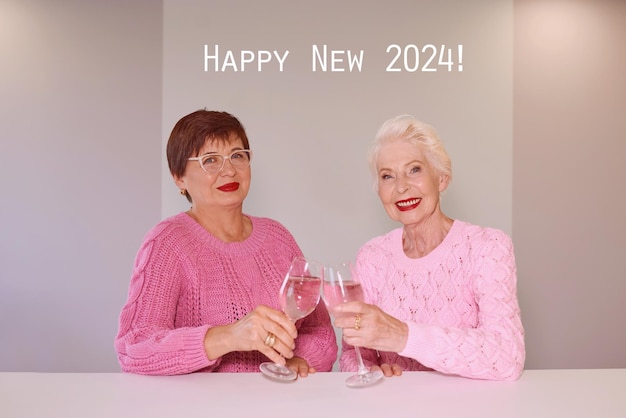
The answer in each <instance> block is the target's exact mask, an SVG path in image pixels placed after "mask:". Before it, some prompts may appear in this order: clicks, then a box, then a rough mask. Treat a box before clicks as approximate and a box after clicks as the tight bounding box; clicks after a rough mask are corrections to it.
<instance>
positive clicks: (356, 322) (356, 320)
mask: <svg viewBox="0 0 626 418" xmlns="http://www.w3.org/2000/svg"><path fill="white" fill-rule="evenodd" d="M354 329H356V330H357V331H358V330H360V329H361V314H356V315H355V316H354Z"/></svg>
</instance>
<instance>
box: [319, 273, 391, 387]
mask: <svg viewBox="0 0 626 418" xmlns="http://www.w3.org/2000/svg"><path fill="white" fill-rule="evenodd" d="M326 270H327V273H326V274H325V277H324V285H323V291H322V293H323V298H324V303H325V304H326V307H327V308H328V311H329V312H330V313H331V314H332V315H333V316H335V317H337V313H336V312H335V308H336V307H337V306H338V305H340V304H342V303H345V302H351V301H361V302H362V301H363V288H362V287H361V283H359V282H358V280H357V277H356V275H355V274H354V273H353V271H352V270H353V269H352V265H351V264H350V263H347V262H346V263H341V264H339V265H335V266H330V267H328V268H327V269H326ZM354 351H355V353H356V358H357V362H358V365H359V368H358V371H357V374H355V375H352V376H350V377H348V379H347V380H346V385H347V386H349V387H363V386H369V385H372V384H374V383H376V382H378V381H379V380H380V379H381V378H382V377H383V372H382V371H380V370H375V371H370V370H368V369H367V367H365V364H363V358H362V357H361V351H360V350H359V347H357V346H354Z"/></svg>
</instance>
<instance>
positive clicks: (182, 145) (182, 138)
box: [167, 109, 250, 177]
mask: <svg viewBox="0 0 626 418" xmlns="http://www.w3.org/2000/svg"><path fill="white" fill-rule="evenodd" d="M232 133H234V134H236V135H237V136H238V137H239V138H241V140H242V141H243V147H244V149H250V144H249V142H248V136H247V135H246V130H245V129H244V127H243V125H242V124H241V122H239V119H237V118H236V117H235V116H233V115H231V114H230V113H227V112H218V111H213V110H206V109H201V110H196V111H195V112H193V113H190V114H188V115H187V116H184V117H183V118H181V119H180V120H179V121H178V122H176V125H174V128H173V129H172V133H171V134H170V138H169V140H168V141H167V163H168V165H169V168H170V173H172V175H173V176H175V177H182V176H183V175H184V174H185V169H186V167H187V159H188V158H189V157H194V156H196V154H198V152H200V149H202V147H203V146H204V144H206V142H207V140H209V139H219V140H228V137H229V136H230V134H232Z"/></svg>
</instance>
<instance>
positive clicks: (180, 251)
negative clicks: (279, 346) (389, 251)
mask: <svg viewBox="0 0 626 418" xmlns="http://www.w3.org/2000/svg"><path fill="white" fill-rule="evenodd" d="M248 217H249V218H250V219H251V220H252V227H253V228H252V233H251V235H250V237H248V238H247V239H246V240H245V241H243V242H232V243H225V242H223V241H221V240H219V239H217V238H216V237H215V236H213V235H212V234H210V233H209V232H207V231H206V230H205V229H204V228H203V227H202V226H200V225H199V224H198V223H197V222H196V221H195V220H193V219H192V218H191V217H190V216H189V215H187V214H186V213H180V214H178V215H176V216H173V217H171V218H168V219H166V220H164V221H162V222H161V223H159V224H158V225H156V226H155V227H154V228H153V229H152V230H151V231H149V232H148V234H147V235H146V237H145V240H144V242H143V244H142V245H141V248H140V249H139V252H138V254H137V257H136V260H135V266H134V269H133V273H132V277H131V281H130V287H129V293H128V301H127V302H126V305H125V306H124V307H123V309H122V312H121V314H120V321H119V332H118V335H117V337H116V339H115V349H116V351H117V355H118V360H119V363H120V366H121V369H122V370H123V371H125V372H132V373H140V374H154V375H174V374H184V373H191V372H196V371H202V372H258V371H259V364H260V363H262V362H264V361H268V358H267V357H266V356H265V355H263V354H261V353H260V352H258V351H250V352H231V353H228V354H226V355H224V356H223V357H221V358H218V359H216V360H212V361H211V360H209V359H208V358H207V356H206V354H205V351H204V336H205V334H206V332H207V330H208V329H209V328H210V327H212V326H215V325H224V324H230V323H233V322H235V321H237V320H238V319H241V318H243V317H244V316H245V315H246V314H247V313H248V312H250V311H251V310H252V309H254V308H255V307H256V306H257V305H260V304H263V305H267V306H270V307H273V308H276V309H280V307H279V305H278V291H279V288H280V285H281V283H282V279H283V276H284V274H285V272H286V271H287V269H288V266H289V263H290V262H291V260H292V258H293V257H294V256H295V255H301V254H302V252H301V250H300V248H299V247H298V245H297V243H296V241H295V240H294V238H293V236H292V235H291V234H290V233H289V232H288V231H287V229H285V228H284V227H283V226H282V225H281V224H279V223H278V222H276V221H273V220H271V219H267V218H258V217H252V216H248ZM296 326H297V328H298V338H297V340H296V349H295V353H296V355H297V356H300V357H303V358H304V359H306V360H307V361H308V362H309V364H310V365H311V366H313V367H315V368H316V369H317V370H318V371H330V370H331V369H332V365H333V363H334V361H335V360H336V358H337V343H336V339H335V334H334V331H333V328H332V325H331V322H330V318H329V315H328V312H327V311H326V308H325V307H324V304H319V305H318V307H317V309H316V310H315V311H314V312H313V313H312V314H311V315H309V316H307V317H306V318H304V319H302V320H300V321H298V322H297V323H296Z"/></svg>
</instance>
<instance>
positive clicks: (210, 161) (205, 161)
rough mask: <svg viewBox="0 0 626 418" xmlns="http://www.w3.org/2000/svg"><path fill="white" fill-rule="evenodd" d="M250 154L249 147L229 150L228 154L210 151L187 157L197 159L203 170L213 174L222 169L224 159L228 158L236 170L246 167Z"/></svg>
mask: <svg viewBox="0 0 626 418" xmlns="http://www.w3.org/2000/svg"><path fill="white" fill-rule="evenodd" d="M251 156H252V151H250V150H249V149H240V150H237V151H233V152H231V153H230V155H221V154H215V153H211V154H204V155H201V156H199V157H191V158H187V159H188V160H190V161H197V162H198V163H199V164H200V167H202V169H203V170H204V171H206V172H207V173H210V174H215V173H218V172H220V171H222V168H224V163H225V162H226V160H230V163H231V164H232V165H233V167H235V168H236V169H238V170H240V169H243V168H246V167H248V166H249V165H250V157H251Z"/></svg>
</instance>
